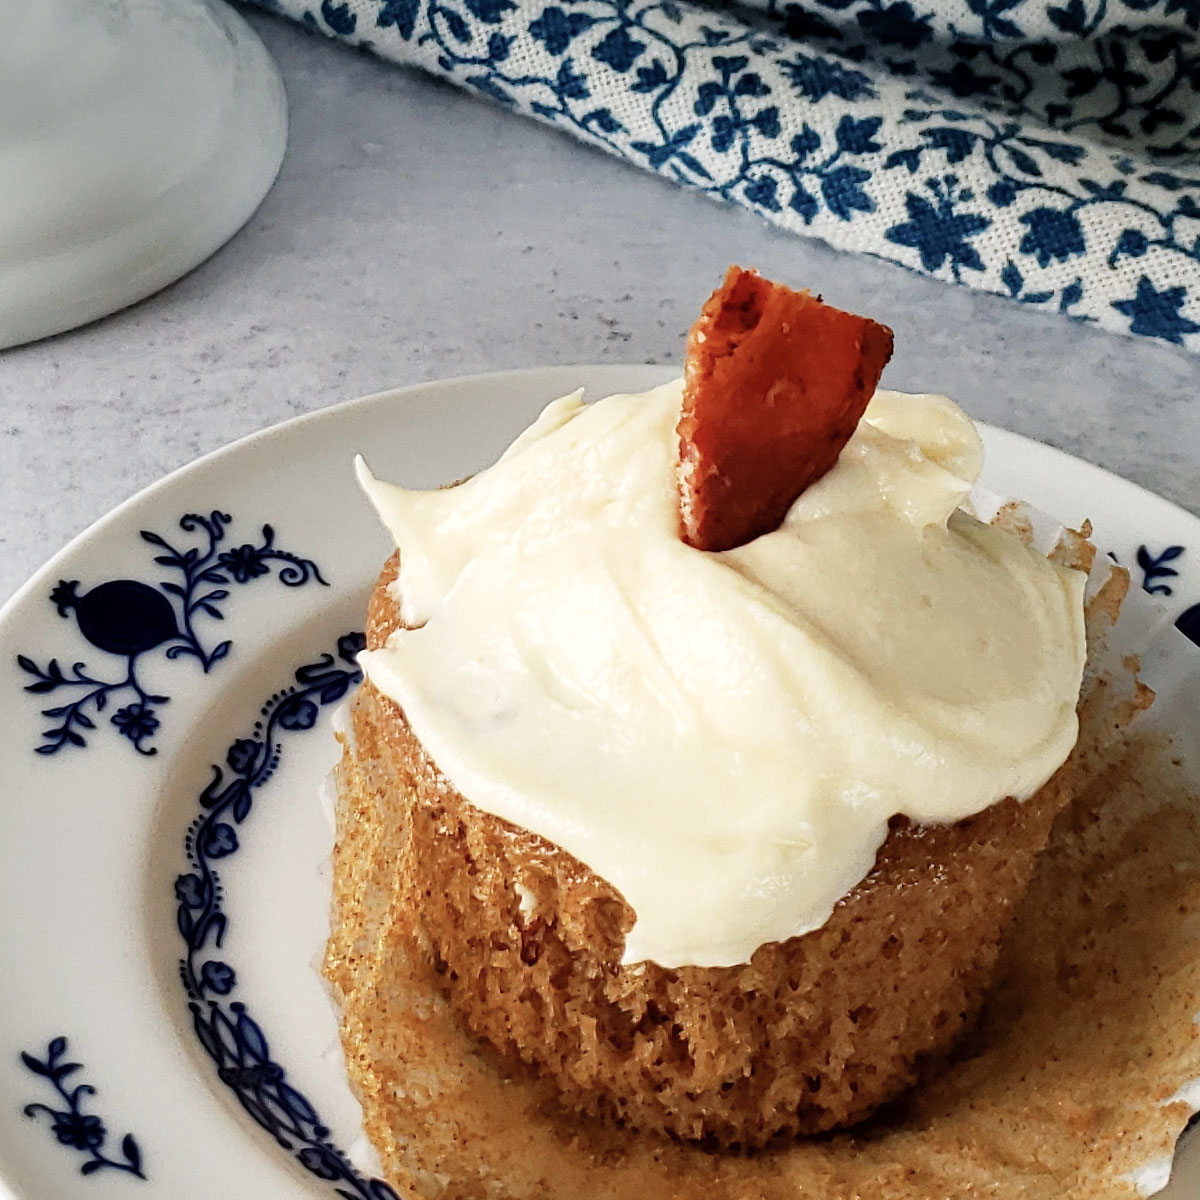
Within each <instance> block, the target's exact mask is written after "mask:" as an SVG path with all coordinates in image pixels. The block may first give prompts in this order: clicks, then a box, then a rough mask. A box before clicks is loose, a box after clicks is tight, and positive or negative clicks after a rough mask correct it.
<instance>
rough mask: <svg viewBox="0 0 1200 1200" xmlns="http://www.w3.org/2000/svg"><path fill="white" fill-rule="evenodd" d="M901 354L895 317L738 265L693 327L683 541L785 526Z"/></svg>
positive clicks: (722, 544) (683, 426)
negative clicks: (855, 309) (867, 313)
mask: <svg viewBox="0 0 1200 1200" xmlns="http://www.w3.org/2000/svg"><path fill="white" fill-rule="evenodd" d="M891 355H892V331H891V330H890V329H888V328H887V327H886V326H884V325H878V324H876V323H875V322H874V321H871V320H868V319H867V318H866V317H856V316H854V315H853V314H852V313H845V312H841V311H840V310H838V309H836V308H830V307H829V306H828V305H827V304H822V303H821V301H820V300H819V299H817V298H814V297H813V296H811V295H809V293H808V292H794V291H792V290H791V288H787V287H784V286H783V285H782V284H778V283H772V282H770V281H769V280H766V279H763V278H762V277H761V276H759V275H758V274H757V273H756V272H754V271H746V270H743V269H742V268H741V267H730V268H729V273H728V274H727V275H726V276H725V282H724V283H723V284H722V285H721V287H719V288H718V289H717V290H716V291H715V292H714V293H713V294H712V296H711V297H710V298H709V300H708V303H707V304H705V306H704V308H703V309H702V310H701V312H700V317H699V319H698V320H697V321H696V323H695V325H693V326H692V331H691V333H690V335H689V336H688V344H687V355H686V359H685V363H684V392H683V412H682V414H681V416H680V418H679V424H678V426H677V427H676V432H677V433H678V435H679V516H680V532H681V536H682V537H683V540H684V541H685V542H687V543H688V545H690V546H695V547H696V548H697V549H699V550H729V549H732V548H733V547H734V546H741V545H743V544H744V543H746V542H748V541H750V540H751V539H753V538H756V537H758V536H759V535H760V534H764V533H768V532H770V531H771V530H772V529H775V528H777V527H778V526H779V523H780V522H781V521H782V520H783V517H784V514H786V512H787V510H788V509H789V508H790V507H791V506H792V503H793V502H794V501H795V499H796V497H797V496H799V495H800V493H801V492H803V491H804V489H805V488H807V487H808V486H809V485H810V484H812V483H815V482H816V481H817V480H818V479H820V478H821V476H822V475H824V474H825V472H826V471H828V470H829V469H830V467H832V466H833V464H834V463H835V462H837V457H838V455H839V454H840V453H841V452H842V448H843V447H844V446H845V444H846V443H847V442H848V441H849V440H850V437H851V435H852V434H853V433H854V430H855V429H856V428H857V426H858V421H859V418H860V417H861V416H862V414H863V410H864V409H865V408H866V407H867V402H868V401H869V400H870V398H871V396H872V395H873V394H874V392H875V386H876V384H877V383H878V382H879V376H880V374H881V372H882V371H883V368H884V364H885V363H886V362H887V361H888V359H889V358H890V357H891Z"/></svg>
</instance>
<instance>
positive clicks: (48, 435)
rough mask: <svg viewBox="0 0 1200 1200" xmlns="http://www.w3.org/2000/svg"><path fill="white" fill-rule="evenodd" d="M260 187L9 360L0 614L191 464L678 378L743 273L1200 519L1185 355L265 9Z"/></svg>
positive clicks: (995, 414)
mask: <svg viewBox="0 0 1200 1200" xmlns="http://www.w3.org/2000/svg"><path fill="white" fill-rule="evenodd" d="M249 19H250V20H251V22H252V24H253V25H254V26H255V28H256V29H258V30H259V32H260V33H261V34H262V36H263V38H264V39H265V41H266V42H267V44H268V46H269V47H270V49H271V50H272V52H273V53H274V54H275V56H276V58H277V60H278V61H279V63H280V65H281V67H282V69H283V74H284V78H285V81H286V83H287V86H288V91H289V95H290V103H291V122H292V126H291V141H290V145H289V149H288V153H287V157H286V158H285V160H284V165H283V170H282V173H281V175H280V178H279V182H278V183H277V184H276V186H275V188H274V190H273V191H272V192H271V193H270V194H269V196H268V197H267V199H266V201H265V202H264V204H263V205H262V207H261V208H260V210H259V211H258V213H257V214H256V215H255V216H254V217H253V218H252V219H251V221H250V223H249V225H248V226H247V227H246V228H245V229H244V230H243V231H242V232H241V233H240V234H239V235H238V236H237V237H236V238H235V239H234V240H233V241H232V242H231V243H230V244H229V245H228V246H226V247H225V248H224V249H223V250H221V251H220V252H219V253H218V254H217V255H216V256H215V257H214V258H212V259H211V260H210V261H209V262H207V263H206V264H204V265H203V266H202V267H200V268H199V269H197V270H196V271H194V272H193V273H192V274H191V275H190V276H188V277H187V278H185V279H184V280H182V281H181V282H180V283H178V284H176V285H175V286H174V287H172V288H169V289H168V290H167V291H165V292H163V293H161V294H159V295H158V296H155V297H153V298H151V299H150V300H148V301H146V302H144V303H142V304H140V305H138V306H136V307H135V308H132V309H129V310H127V311H126V312H123V313H120V314H118V315H116V316H114V317H110V318H108V319H106V320H104V321H102V322H99V323H98V324H95V325H92V326H89V327H88V328H86V329H82V330H77V331H75V332H73V333H68V334H64V335H62V336H60V337H57V338H53V339H51V340H49V341H45V342H41V343H37V344H34V345H31V346H25V347H21V348H19V349H16V350H10V351H8V352H6V353H4V354H3V355H0V506H2V512H3V517H4V520H3V522H2V524H0V599H3V598H6V597H7V596H8V595H9V594H10V593H11V592H12V591H13V590H15V588H16V587H17V586H18V585H19V584H20V583H21V582H22V580H23V579H24V578H26V577H27V576H28V575H29V574H30V573H31V572H32V571H33V570H34V569H35V568H36V567H38V566H39V565H40V564H41V563H42V562H43V561H44V560H45V559H46V558H48V557H49V556H50V555H51V554H52V553H53V552H54V551H56V550H57V549H58V548H59V547H60V546H61V545H63V544H64V543H65V542H66V541H67V540H68V539H69V538H71V537H72V536H73V535H74V534H76V533H78V532H79V531H80V530H81V529H83V528H84V527H85V526H86V525H88V524H89V523H90V522H91V521H93V520H94V519H95V518H97V517H99V516H101V515H102V514H103V513H104V512H106V511H107V510H108V509H110V508H111V507H113V506H114V505H115V504H117V503H118V502H119V501H121V500H123V499H124V498H126V497H127V496H129V495H131V494H132V493H133V492H135V491H137V490H138V489H140V488H142V487H144V486H145V485H146V484H149V483H151V482H153V481H154V480H155V479H157V478H159V477H160V476H161V475H163V474H165V473H166V472H168V471H171V470H173V469H174V468H176V467H179V466H181V465H183V464H184V463H186V462H189V461H190V460H191V459H193V458H195V457H196V456H197V455H200V454H203V453H205V452H206V451H208V450H211V449H214V448H215V447H217V446H220V445H222V444H223V443H225V442H228V441H230V440H232V439H233V438H237V437H240V436H242V435H243V434H246V433H249V432H251V431H253V430H256V429H261V428H263V427H264V426H267V425H271V424H274V423H276V422H278V421H282V420H286V419H287V418H288V417H291V416H294V415H296V414H297V413H302V412H308V411H310V410H312V409H316V408H320V407H323V406H326V405H330V404H336V403H337V402H338V401H340V400H345V399H349V398H351V397H353V396H357V395H361V394H363V393H366V392H373V391H378V390H381V389H383V388H388V387H394V386H398V385H402V384H407V383H415V382H418V381H420V380H424V379H432V378H436V377H439V376H446V375H457V374H464V373H468V372H473V371H480V370H488V369H493V368H495V369H500V368H505V367H516V366H530V365H535V364H541V363H571V362H606V361H612V362H671V361H674V360H675V359H677V358H678V356H679V354H680V351H681V348H682V344H683V337H684V334H685V332H686V329H687V326H688V325H689V323H690V321H691V320H692V318H693V316H694V314H695V312H696V310H697V308H698V306H699V304H700V303H701V301H702V300H703V299H704V297H705V296H707V294H708V292H709V291H710V290H711V288H712V287H713V286H714V285H715V283H716V282H717V280H718V279H719V278H720V275H721V274H722V272H723V270H724V268H725V267H726V266H727V265H728V263H730V262H734V261H736V262H741V263H743V264H746V265H752V266H758V267H760V268H761V269H762V270H764V271H765V272H766V273H768V274H770V275H773V276H775V277H777V278H780V279H782V280H785V281H787V282H790V283H794V284H797V285H801V286H807V287H810V288H813V289H815V290H817V291H820V292H821V293H822V294H823V295H824V296H825V297H826V298H827V299H828V300H830V301H832V302H833V303H836V304H840V305H844V306H848V307H851V308H857V309H859V310H860V311H864V312H867V313H869V314H870V315H871V316H873V317H876V318H877V319H879V320H882V321H886V322H887V323H888V324H889V325H891V326H892V327H893V328H894V329H895V331H896V343H897V351H896V355H895V358H894V359H893V361H892V363H891V365H890V366H889V367H888V370H887V372H886V374H885V376H884V379H885V382H886V383H888V384H890V385H891V386H893V387H897V388H902V389H906V390H931V391H943V392H947V393H949V394H950V395H952V396H954V397H956V398H957V399H958V400H959V401H960V402H962V403H963V404H964V405H965V407H966V408H967V409H968V410H969V411H970V412H971V413H972V415H974V416H976V417H979V418H982V419H984V420H987V421H991V422H993V423H995V424H997V425H1002V426H1005V427H1007V428H1009V429H1014V430H1017V431H1018V432H1020V433H1024V434H1027V435H1029V436H1031V437H1035V438H1038V439H1040V440H1043V441H1047V442H1050V443H1053V444H1054V445H1057V446H1060V447H1062V448H1063V449H1066V450H1068V451H1070V452H1071V453H1073V454H1077V455H1079V456H1081V457H1083V458H1085V459H1089V460H1090V461H1092V462H1095V463H1099V464H1100V465H1102V466H1105V467H1108V468H1109V469H1110V470H1114V471H1116V472H1118V473H1120V474H1122V475H1125V476H1127V477H1129V478H1131V479H1133V480H1136V481H1137V482H1139V483H1141V484H1143V485H1144V486H1146V487H1148V488H1151V489H1152V490H1154V491H1156V492H1159V493H1161V494H1162V495H1164V496H1166V497H1168V498H1169V499H1171V500H1174V501H1175V502H1177V503H1178V504H1181V505H1182V506H1183V507H1185V508H1189V509H1191V511H1193V512H1197V513H1200V482H1198V479H1200V395H1197V393H1200V359H1197V358H1195V357H1192V356H1189V355H1186V354H1184V353H1183V352H1181V351H1178V350H1175V349H1173V348H1171V347H1169V346H1160V345H1156V344H1151V343H1149V342H1145V341H1137V340H1133V339H1126V338H1119V337H1115V336H1112V335H1109V334H1105V333H1101V332H1100V331H1098V330H1095V329H1092V328H1089V327H1085V326H1081V325H1076V324H1072V323H1070V322H1068V321H1066V320H1064V319H1060V318H1056V317H1050V316H1046V315H1044V314H1039V313H1034V312H1027V311H1024V310H1022V309H1020V308H1019V307H1017V306H1016V305H1013V304H1010V303H1008V302H1006V301H1003V300H999V299H995V298H993V297H987V296H979V295H975V294H973V293H971V292H969V291H967V290H966V289H962V288H955V287H952V286H949V285H945V284H940V283H937V282H935V281H933V280H929V279H926V278H923V277H920V276H917V275H913V274H910V273H909V272H907V271H904V270H903V269H902V268H899V267H895V266H892V265H891V264H886V263H883V262H877V261H875V260H872V259H866V258H853V257H848V256H845V255H842V254H836V253H834V252H832V251H830V250H828V249H826V248H824V247H823V246H820V245H818V244H816V243H811V242H805V241H801V240H798V239H795V238H792V237H789V236H786V235H784V234H781V233H778V232H776V231H774V230H772V229H770V228H769V227H768V226H766V225H764V224H762V223H761V222H760V221H758V220H757V219H756V218H754V217H752V216H750V215H748V214H746V213H743V212H741V211H738V210H736V209H733V208H729V207H725V206H721V205H717V204H714V203H712V202H711V201H708V200H706V199H704V198H702V197H699V196H696V195H692V194H688V193H685V192H683V191H680V190H679V189H677V188H675V187H673V186H671V185H669V184H667V183H665V182H663V181H662V180H659V179H657V178H655V177H653V176H651V175H649V174H646V173H643V172H639V171H637V170H635V169H633V168H631V167H628V166H626V165H624V164H622V163H619V162H617V161H614V160H612V159H610V158H607V157H606V156H604V155H603V154H601V153H599V152H597V151H593V150H589V149H586V148H584V147H582V146H579V145H577V144H576V143H574V142H572V141H570V140H569V139H567V138H566V137H565V136H564V135H562V134H559V133H557V132H554V131H551V130H548V129H545V128H542V127H540V126H537V125H534V124H532V123H531V122H528V121H525V120H523V119H520V118H518V117H515V116H513V115H511V114H509V113H507V112H505V111H503V110H501V109H499V108H496V107H493V106H490V105H488V104H485V103H483V102H481V101H478V100H476V99H473V98H471V97H468V96H466V95H463V94H460V93H458V92H456V91H453V90H451V89H450V88H448V87H446V86H444V85H442V84H439V83H435V82H433V81H431V80H428V79H426V78H424V77H422V76H417V75H414V74H410V73H408V72H405V71H401V70H397V69H396V68H394V67H389V66H386V65H384V64H381V63H378V62H376V61H374V60H372V59H370V58H368V57H365V56H363V55H360V54H356V53H352V52H349V51H347V50H344V49H341V48H339V47H337V46H335V45H333V44H331V43H328V42H325V41H324V40H322V39H320V38H318V37H315V36H313V35H310V34H307V33H305V32H303V31H301V30H299V29H296V28H294V27H292V26H289V25H285V24H283V23H281V22H279V21H277V20H274V19H272V18H269V17H264V16H260V15H257V14H253V13H252V14H250V16H249Z"/></svg>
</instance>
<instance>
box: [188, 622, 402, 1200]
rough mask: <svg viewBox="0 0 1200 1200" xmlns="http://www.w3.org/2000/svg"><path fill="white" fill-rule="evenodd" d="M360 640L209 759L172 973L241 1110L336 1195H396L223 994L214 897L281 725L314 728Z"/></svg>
mask: <svg viewBox="0 0 1200 1200" xmlns="http://www.w3.org/2000/svg"><path fill="white" fill-rule="evenodd" d="M365 645H366V639H365V638H364V636H363V635H362V634H361V633H357V632H355V633H347V634H344V635H343V636H342V637H340V638H339V639H338V641H337V648H336V656H335V655H334V654H330V653H325V654H322V655H321V656H320V657H319V658H318V659H316V660H315V661H313V662H309V663H306V664H305V665H303V666H301V667H299V668H297V670H296V672H295V674H294V680H295V682H294V683H293V684H291V685H289V686H288V687H285V688H284V689H283V690H282V691H278V692H275V693H273V694H272V695H271V696H270V697H269V698H268V699H267V701H266V702H265V703H264V704H263V705H262V708H261V709H260V711H259V719H258V720H257V721H255V723H254V728H253V731H252V732H251V733H250V734H249V735H248V736H246V737H242V738H238V739H237V740H236V741H235V742H233V744H232V745H231V746H230V747H229V749H228V751H227V752H226V755H225V766H224V767H221V766H216V765H214V766H213V768H212V771H213V777H212V779H211V781H210V782H209V784H208V786H207V787H206V788H205V789H204V791H203V792H202V793H201V794H200V813H199V815H198V816H197V817H196V818H195V819H194V820H193V821H192V823H191V824H190V825H189V826H188V831H187V835H186V837H185V839H184V851H185V853H186V856H187V861H188V867H189V870H188V871H187V872H186V873H184V874H182V875H180V876H179V877H178V878H177V879H176V880H175V897H176V899H177V901H178V907H177V909H176V923H177V925H178V928H179V933H180V935H181V936H182V938H183V940H184V943H185V945H186V947H187V950H186V953H185V955H184V956H183V958H181V959H180V961H179V975H180V979H181V981H182V983H183V988H184V991H185V992H186V994H187V997H188V1008H189V1010H190V1011H191V1014H192V1027H193V1029H194V1030H195V1033H196V1037H197V1038H198V1039H199V1041H200V1045H201V1046H202V1047H203V1048H204V1052H205V1053H206V1054H207V1055H208V1056H209V1058H211V1059H212V1060H213V1062H214V1064H216V1068H217V1076H218V1078H219V1079H220V1080H221V1082H222V1083H223V1084H225V1086H226V1087H227V1088H229V1089H230V1091H232V1092H233V1094H234V1095H235V1096H236V1097H237V1099H238V1102H239V1103H240V1104H241V1106H242V1107H243V1108H244V1109H245V1110H246V1112H248V1113H249V1114H250V1116H251V1117H253V1118H254V1120H255V1121H256V1122H257V1123H258V1124H259V1125H261V1126H262V1128H263V1129H265V1130H266V1131H267V1132H268V1133H270V1134H271V1135H272V1136H273V1137H274V1138H275V1140H276V1142H278V1144H279V1145H280V1146H281V1147H282V1148H283V1149H284V1150H287V1151H288V1152H289V1153H291V1154H293V1155H294V1156H295V1158H296V1160H297V1161H298V1162H299V1163H300V1165H301V1166H302V1167H304V1168H305V1169H306V1170H307V1171H309V1172H310V1173H311V1174H313V1175H315V1176H317V1178H318V1179H325V1180H328V1181H329V1182H330V1183H332V1184H334V1185H335V1186H334V1191H335V1192H336V1193H337V1194H338V1195H339V1196H341V1197H343V1198H344V1200H398V1197H397V1196H396V1193H395V1192H394V1191H393V1190H392V1189H391V1188H390V1187H389V1186H388V1185H387V1184H386V1183H385V1182H384V1181H383V1180H382V1179H367V1178H364V1177H363V1176H362V1175H360V1174H359V1173H358V1172H357V1171H356V1170H355V1169H354V1166H353V1165H352V1164H351V1162H350V1160H349V1159H348V1158H347V1156H346V1154H345V1152H344V1151H342V1150H340V1149H339V1148H338V1147H337V1146H335V1145H334V1144H333V1143H332V1142H331V1141H330V1140H329V1129H328V1127H327V1126H326V1125H325V1124H324V1123H323V1122H322V1121H321V1118H320V1116H319V1115H318V1114H317V1112H316V1110H315V1109H314V1107H313V1105H312V1104H311V1103H310V1102H309V1101H308V1100H307V1099H306V1098H305V1097H304V1096H302V1095H301V1094H300V1092H298V1091H297V1090H296V1089H295V1088H294V1087H292V1086H291V1084H289V1083H288V1082H287V1078H286V1073H285V1071H284V1068H283V1067H282V1066H281V1065H280V1064H279V1063H278V1062H276V1061H275V1060H274V1058H273V1057H272V1055H271V1049H270V1046H269V1045H268V1043H267V1039H266V1036H265V1035H264V1033H263V1031H262V1029H261V1028H260V1027H259V1025H258V1024H257V1023H256V1022H255V1021H254V1020H253V1018H252V1017H251V1016H250V1014H249V1012H248V1011H247V1010H246V1006H245V1004H244V1003H242V1002H241V1001H238V1000H232V999H230V997H231V996H232V995H233V993H234V991H235V989H236V987H237V972H236V970H235V969H234V968H233V967H232V966H231V965H230V964H229V963H228V962H226V961H225V960H224V959H223V958H222V957H221V956H220V954H219V951H220V948H221V943H222V941H223V939H224V937H225V934H226V932H227V930H228V927H229V918H228V916H227V915H226V913H225V912H224V910H223V908H222V904H221V900H222V889H221V881H220V877H219V875H218V871H217V867H216V864H217V862H218V861H219V860H220V859H223V858H227V857H228V856H229V855H231V854H235V853H236V852H237V850H238V846H239V842H238V832H237V831H238V829H239V828H240V827H241V825H242V823H243V822H244V821H245V820H246V818H247V817H249V815H250V813H251V810H252V807H253V802H254V796H255V793H256V792H257V791H258V790H259V789H260V788H262V787H263V785H264V784H266V783H267V782H268V781H269V780H270V779H271V777H272V775H273V774H274V773H275V770H276V768H277V767H278V765H279V759H280V755H281V754H282V752H283V741H282V739H283V735H284V734H292V733H301V732H303V731H305V730H308V729H312V728H313V726H314V725H316V723H317V718H318V717H319V715H320V710H321V709H322V708H324V707H326V706H328V705H330V704H336V703H337V702H338V701H339V700H341V699H342V697H343V696H345V695H346V693H347V692H348V691H349V690H350V688H351V687H352V686H354V685H355V684H357V683H358V682H359V681H360V680H361V679H362V672H361V671H360V670H359V669H358V666H357V664H356V661H355V660H356V656H357V654H358V653H359V651H360V650H362V649H363V648H364V647H365Z"/></svg>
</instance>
